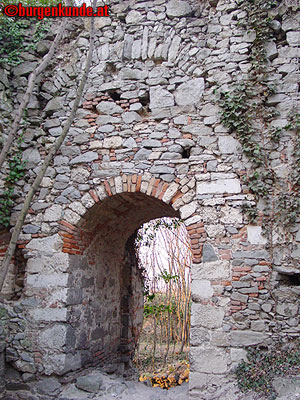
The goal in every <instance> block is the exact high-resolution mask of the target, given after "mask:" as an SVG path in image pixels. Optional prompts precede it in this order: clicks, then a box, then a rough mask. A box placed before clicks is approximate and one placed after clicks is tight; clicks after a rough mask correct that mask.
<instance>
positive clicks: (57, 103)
mask: <svg viewBox="0 0 300 400" xmlns="http://www.w3.org/2000/svg"><path fill="white" fill-rule="evenodd" d="M62 108H63V99H62V98H61V97H54V98H53V99H51V100H50V101H49V102H48V103H47V105H46V108H45V111H46V112H47V113H52V112H54V111H59V110H61V109H62Z"/></svg>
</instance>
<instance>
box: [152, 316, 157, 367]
mask: <svg viewBox="0 0 300 400" xmlns="http://www.w3.org/2000/svg"><path fill="white" fill-rule="evenodd" d="M156 329H157V320H156V316H155V314H154V315H153V348H152V369H153V371H154V369H155V354H156V342H157V331H156Z"/></svg>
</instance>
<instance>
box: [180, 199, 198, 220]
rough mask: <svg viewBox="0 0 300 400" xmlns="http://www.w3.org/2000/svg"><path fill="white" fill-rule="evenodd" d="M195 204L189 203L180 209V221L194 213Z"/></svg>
mask: <svg viewBox="0 0 300 400" xmlns="http://www.w3.org/2000/svg"><path fill="white" fill-rule="evenodd" d="M196 207H197V205H196V203H195V202H193V203H190V204H187V205H185V206H183V207H181V208H180V215H181V218H182V219H186V218H189V217H190V216H191V215H193V214H194V212H195V211H196Z"/></svg>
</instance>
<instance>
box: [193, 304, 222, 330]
mask: <svg viewBox="0 0 300 400" xmlns="http://www.w3.org/2000/svg"><path fill="white" fill-rule="evenodd" d="M191 314H192V316H191V325H192V326H195V325H199V326H201V327H203V328H208V329H213V328H220V327H221V326H222V323H223V319H224V315H225V312H224V310H223V308H222V307H215V306H211V305H210V304H195V303H194V304H193V305H192V313H191Z"/></svg>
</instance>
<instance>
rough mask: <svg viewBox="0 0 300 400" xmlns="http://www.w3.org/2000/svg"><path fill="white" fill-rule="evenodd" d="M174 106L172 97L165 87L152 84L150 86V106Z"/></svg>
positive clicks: (152, 107)
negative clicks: (152, 85)
mask: <svg viewBox="0 0 300 400" xmlns="http://www.w3.org/2000/svg"><path fill="white" fill-rule="evenodd" d="M171 106H174V97H173V95H172V94H171V93H170V92H169V91H168V90H166V89H163V88H162V87H161V86H154V87H151V88H150V108H151V110H153V109H154V108H164V107H171Z"/></svg>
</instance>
